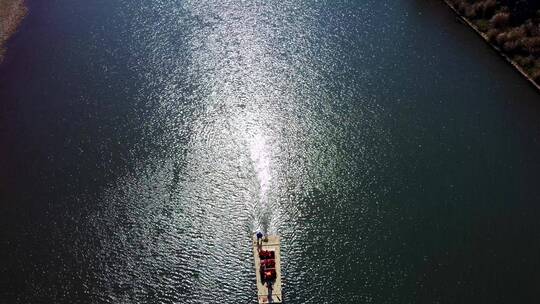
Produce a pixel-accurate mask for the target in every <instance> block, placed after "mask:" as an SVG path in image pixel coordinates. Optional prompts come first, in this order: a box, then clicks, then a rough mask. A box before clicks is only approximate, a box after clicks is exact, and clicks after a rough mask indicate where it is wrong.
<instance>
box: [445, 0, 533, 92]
mask: <svg viewBox="0 0 540 304" xmlns="http://www.w3.org/2000/svg"><path fill="white" fill-rule="evenodd" d="M444 1H445V2H446V3H447V4H448V5H449V6H450V7H452V8H453V9H454V11H456V13H458V14H459V15H460V16H461V17H462V18H463V20H464V21H465V22H466V23H467V24H469V25H470V26H471V27H473V28H474V29H475V30H476V31H477V32H478V33H479V34H480V35H481V36H482V37H484V39H486V40H487V41H488V42H489V43H490V44H491V45H492V46H493V47H495V49H497V50H498V51H499V52H500V53H501V55H503V56H504V57H505V58H506V59H507V60H508V61H509V62H510V63H511V64H512V65H514V66H515V67H516V68H517V69H518V71H520V72H521V73H522V74H523V75H524V76H525V77H527V79H529V80H530V81H531V82H532V83H533V84H534V85H535V86H536V87H537V88H538V89H540V1H537V0H444Z"/></svg>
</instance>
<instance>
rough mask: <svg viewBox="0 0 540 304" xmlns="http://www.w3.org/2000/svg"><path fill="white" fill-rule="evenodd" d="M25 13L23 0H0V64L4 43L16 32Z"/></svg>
mask: <svg viewBox="0 0 540 304" xmlns="http://www.w3.org/2000/svg"><path fill="white" fill-rule="evenodd" d="M26 11H27V9H26V6H25V5H24V0H0V62H1V61H2V59H3V57H4V56H3V55H4V53H5V51H6V50H5V43H6V41H7V40H8V39H9V37H10V36H11V35H13V33H14V32H15V31H16V30H17V27H18V26H19V24H20V22H21V20H22V19H23V18H24V16H25V15H26Z"/></svg>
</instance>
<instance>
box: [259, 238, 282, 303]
mask: <svg viewBox="0 0 540 304" xmlns="http://www.w3.org/2000/svg"><path fill="white" fill-rule="evenodd" d="M253 257H254V259H255V274H256V276H257V298H258V301H259V304H266V303H282V299H283V297H282V294H281V255H280V243H279V236H277V235H268V236H265V237H263V238H262V240H261V241H259V243H258V242H257V236H255V235H254V236H253Z"/></svg>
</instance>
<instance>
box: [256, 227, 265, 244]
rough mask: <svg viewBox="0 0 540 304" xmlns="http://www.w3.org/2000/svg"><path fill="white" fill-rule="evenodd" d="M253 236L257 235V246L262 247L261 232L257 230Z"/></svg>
mask: <svg viewBox="0 0 540 304" xmlns="http://www.w3.org/2000/svg"><path fill="white" fill-rule="evenodd" d="M255 235H257V246H259V245H262V238H263V233H262V232H261V230H259V229H257V232H256V233H255Z"/></svg>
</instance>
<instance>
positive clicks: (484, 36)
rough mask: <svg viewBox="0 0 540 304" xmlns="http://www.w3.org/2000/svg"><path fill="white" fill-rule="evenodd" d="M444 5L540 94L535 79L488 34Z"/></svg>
mask: <svg viewBox="0 0 540 304" xmlns="http://www.w3.org/2000/svg"><path fill="white" fill-rule="evenodd" d="M443 1H444V3H446V5H448V7H450V9H451V10H452V11H454V13H455V14H456V15H457V16H458V18H459V19H460V20H461V21H463V22H465V24H466V25H468V26H469V27H471V28H472V29H473V30H474V31H475V32H476V33H477V34H478V35H480V37H482V38H483V39H484V41H485V42H486V43H487V44H488V45H490V46H491V47H492V48H493V49H494V50H495V51H496V52H497V53H498V54H499V55H501V56H502V57H503V58H504V59H505V60H506V61H507V62H508V63H510V64H511V65H512V66H513V67H514V68H516V70H517V71H518V72H519V73H520V74H521V75H522V76H523V77H525V79H527V81H528V82H529V83H530V84H532V85H533V86H534V87H535V88H536V89H537V90H538V91H539V92H540V85H539V84H538V83H536V82H535V81H534V79H532V78H531V75H529V73H527V72H526V71H525V70H524V69H523V68H522V67H521V66H520V65H519V64H518V63H517V62H516V61H515V60H513V59H512V58H510V57H509V56H508V55H507V54H505V53H504V52H503V51H502V50H501V48H499V47H498V46H496V45H495V44H493V43H491V42H490V41H489V37H488V36H487V35H486V33H484V32H482V31H481V30H480V29H479V28H478V27H477V26H476V25H475V24H473V23H472V22H471V21H470V20H469V19H467V18H466V17H465V16H463V15H462V14H460V13H459V11H458V10H457V9H456V8H455V7H454V6H453V5H452V4H451V3H450V1H449V0H443Z"/></svg>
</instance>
